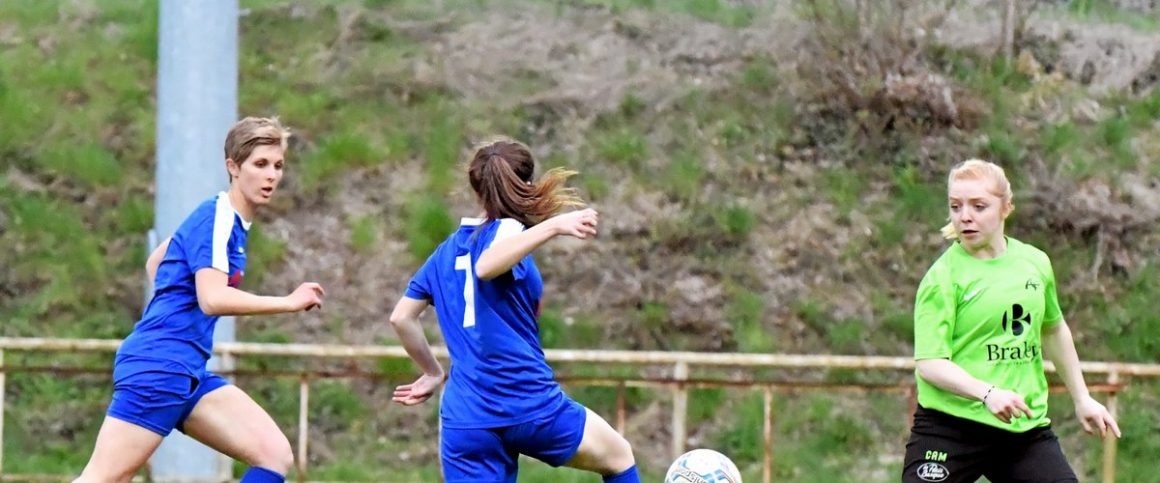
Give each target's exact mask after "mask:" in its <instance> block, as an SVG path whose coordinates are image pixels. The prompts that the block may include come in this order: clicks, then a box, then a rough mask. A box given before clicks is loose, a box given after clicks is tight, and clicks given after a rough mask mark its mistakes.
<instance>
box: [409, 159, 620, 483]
mask: <svg viewBox="0 0 1160 483" xmlns="http://www.w3.org/2000/svg"><path fill="white" fill-rule="evenodd" d="M534 170H535V160H534V159H533V158H532V153H531V152H530V150H529V149H528V147H527V146H524V145H523V144H521V143H518V142H515V141H512V140H508V139H503V140H499V141H495V142H491V143H487V144H485V145H484V146H483V147H481V148H479V149H478V150H476V152H475V156H474V157H473V158H472V160H471V164H470V165H469V166H468V178H469V180H470V182H471V187H472V189H474V191H475V194H476V197H477V199H478V200H479V203H480V204H481V205H482V208H483V214H482V215H481V216H480V218H465V219H463V221H462V222H461V224H460V226H459V229H458V230H457V231H456V232H455V233H453V234H451V236H449V237H448V238H447V240H446V241H444V242H443V243H442V244H441V245H439V247H438V248H436V249H435V253H433V254H432V255H431V256H430V257H429V258H428V259H427V262H426V263H424V264H423V267H422V268H420V269H419V271H418V272H417V273H416V274H415V276H414V277H413V278H412V279H411V282H410V284H409V285H408V287H407V291H406V294H405V295H404V296H403V297H402V298H401V299H400V300H399V302H398V304H397V305H395V309H394V312H393V313H392V314H391V319H390V320H391V325H392V326H393V327H394V329H395V332H396V333H397V334H398V335H399V339H400V340H401V341H402V344H403V346H404V347H405V348H406V350H407V353H408V354H410V356H411V358H412V359H414V361H415V362H416V364H418V366H419V367H420V368H421V369H422V371H423V375H422V376H420V377H419V379H418V380H416V381H415V382H414V383H411V384H407V385H404V386H400V387H398V388H397V389H396V390H395V394H394V400H395V401H396V402H398V403H400V404H403V405H408V406H410V405H414V404H419V403H422V402H423V401H426V400H427V399H428V398H430V397H431V395H432V394H434V392H435V391H436V390H437V389H438V388H439V386H440V385H441V384H443V382H444V380H445V379H446V380H447V389H446V391H445V392H444V394H443V398H442V403H441V404H442V406H441V408H440V413H441V414H440V417H441V420H442V425H443V429H442V436H441V438H440V455H441V460H442V467H443V477H444V478H445V479H446V481H447V482H448V483H456V482H515V481H516V472H517V470H518V466H517V461H516V459H517V457H518V456H519V455H520V454H524V455H528V456H531V457H533V458H536V459H539V460H541V461H544V462H545V463H548V464H550V465H552V466H561V465H566V466H570V467H573V468H579V469H583V470H588V471H594V472H597V473H600V474H601V475H603V476H604V481H606V482H615V483H636V482H639V481H640V478H639V476H637V471H636V462H635V460H634V459H633V456H632V448H631V447H630V446H629V444H628V441H627V440H625V439H624V437H622V436H621V435H620V434H618V433H617V432H616V431H615V430H613V429H612V427H611V426H609V425H608V423H607V422H605V421H604V419H602V418H601V417H600V416H598V415H596V413H593V412H592V411H591V410H588V409H587V408H585V407H584V406H581V405H580V404H577V403H576V402H574V401H572V400H571V399H569V398H568V397H567V396H565V395H564V393H563V392H562V391H561V390H560V386H559V385H558V384H557V383H556V382H555V379H554V377H553V374H552V369H551V368H550V367H548V364H547V362H546V361H545V360H544V351H543V349H541V348H540V340H539V325H538V322H537V319H538V316H539V313H540V297H541V295H542V293H543V283H542V280H541V278H540V272H539V270H538V269H537V268H536V263H535V261H534V260H532V256H531V253H532V251H534V250H535V249H536V248H537V247H539V246H540V245H543V244H544V243H546V242H547V241H548V240H551V239H552V238H555V237H556V236H572V237H575V238H578V239H581V240H587V239H590V238H593V237H595V236H596V225H597V221H598V217H597V214H596V211H594V210H591V209H585V210H579V211H571V212H568V213H564V214H557V213H559V212H560V211H561V210H562V209H563V208H565V207H569V206H581V205H582V203H581V201H580V200H579V199H578V198H577V197H576V196H575V195H574V192H573V191H572V190H571V189H569V188H565V187H564V181H565V180H566V179H567V178H568V177H569V176H571V175H572V174H575V173H573V172H569V171H564V170H560V169H554V170H551V171H548V172H547V173H546V174H545V175H544V176H543V177H542V178H541V179H540V180H538V181H533V179H532V175H533V171H534ZM428 305H434V306H435V312H436V314H437V315H438V319H439V326H440V329H441V330H442V332H443V337H444V339H445V340H446V342H447V348H448V350H449V351H450V353H451V374H450V377H445V375H444V372H443V368H442V367H441V366H440V364H439V362H438V361H437V360H436V359H435V357H434V356H433V355H432V353H431V348H430V346H429V345H428V343H427V338H426V336H425V335H424V334H423V330H422V328H421V327H420V326H419V322H418V320H417V318H418V316H419V314H420V313H422V311H423V310H424V309H425V308H426V307H427V306H428Z"/></svg>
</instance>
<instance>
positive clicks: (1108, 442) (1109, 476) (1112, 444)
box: [1103, 369, 1120, 483]
mask: <svg viewBox="0 0 1160 483" xmlns="http://www.w3.org/2000/svg"><path fill="white" fill-rule="evenodd" d="M1119 383H1120V373H1119V371H1117V370H1115V369H1112V371H1111V372H1109V373H1108V384H1109V385H1112V386H1115V385H1116V384H1119ZM1116 392H1117V389H1116V388H1115V387H1112V390H1111V391H1109V392H1108V412H1109V413H1111V415H1112V419H1116V418H1117V417H1118V414H1117V412H1118V408H1117V407H1116V406H1118V404H1116ZM1103 481H1104V483H1115V481H1116V437H1115V436H1114V435H1109V436H1106V437H1104V480H1103Z"/></svg>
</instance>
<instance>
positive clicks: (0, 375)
mask: <svg viewBox="0 0 1160 483" xmlns="http://www.w3.org/2000/svg"><path fill="white" fill-rule="evenodd" d="M7 375H8V373H7V372H5V371H4V349H0V476H4V410H5V409H6V408H5V405H4V396H5V394H4V387H5V386H6V385H7V384H8V378H7V377H6V376H7Z"/></svg>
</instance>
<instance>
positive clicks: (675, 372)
mask: <svg viewBox="0 0 1160 483" xmlns="http://www.w3.org/2000/svg"><path fill="white" fill-rule="evenodd" d="M120 344H121V341H120V340H105V339H49V338H7V337H0V479H3V480H19V479H22V475H6V474H5V473H4V470H3V455H4V448H3V431H4V411H3V408H4V390H5V383H6V375H7V373H10V372H13V373H15V372H54V373H62V372H69V373H108V372H109V369H108V368H102V369H91V368H61V367H33V366H11V365H5V364H4V355H5V352H9V351H22V352H71V353H76V352H114V351H116V350H117V348H118V347H119V346H120ZM434 351H435V354H436V356H437V357H439V358H441V359H446V358H447V350H446V348H443V347H436V348H434ZM214 352H215V354H216V355H218V356H219V357H221V359H222V367H223V370H221V371H216V372H218V373H220V374H222V375H254V374H261V375H273V376H282V377H287V376H289V377H298V378H299V411H298V448H297V465H298V467H297V473H298V478H299V480H300V481H305V478H306V475H307V461H308V458H307V456H308V450H309V444H308V443H309V439H310V438H309V424H308V423H309V421H308V414H307V408H308V406H309V395H310V382H311V380H312V379H327V378H335V377H352V375H353V376H355V377H359V376H360V375H361V376H368V375H369V373H361V374H354V373H351V372H349V371H345V372H337V371H319V370H314V371H309V370H302V371H270V370H263V371H242V370H234V369H232V368H234V367H236V361H237V358H238V357H239V356H279V357H291V358H310V359H314V358H329V359H348V360H354V359H406V358H407V353H406V351H404V350H403V348H402V347H398V346H350V345H313V344H260V343H245V342H223V343H218V344H215V347H214ZM545 354H546V356H547V359H548V361H549V362H551V363H557V364H559V363H583V364H590V365H597V366H599V365H604V366H613V365H616V366H633V367H638V368H641V367H650V366H651V367H658V366H663V367H669V368H671V370H669V371H664V372H667V374H668V375H655V374H654V375H650V374H647V373H645V374H639V375H637V376H628V377H610V376H608V377H605V376H601V377H568V376H561V377H560V380H561V382H563V383H567V384H572V385H578V386H611V387H615V388H616V389H617V397H616V415H615V427H616V429H617V430H618V431H620V432H621V433H622V434H623V433H624V431H625V428H626V421H625V420H626V413H627V411H626V409H625V406H626V403H625V390H626V388H628V387H651V388H666V387H667V388H669V389H670V390H671V395H672V401H673V413H672V420H671V424H672V433H671V434H672V441H671V448H670V449H671V451H672V457H674V458H675V457H676V456H677V455H679V454H681V453H683V452H684V450H685V442H686V440H687V437H688V434H687V427H686V417H687V414H686V413H687V405H688V391H689V390H690V389H696V388H707V387H742V388H750V389H759V390H761V391H762V395H763V398H762V401H763V404H762V406H763V421H764V423H763V427H762V440H763V441H762V444H763V457H762V481H763V482H765V483H768V482H770V481H771V479H772V468H773V444H774V441H773V424H774V415H775V413H774V407H773V394H774V392H775V391H777V390H803V389H805V390H821V391H827V392H839V391H890V392H902V393H904V394H906V395H907V398H908V401H909V404H908V405H907V407H906V408H904V409H905V417H909V416H910V415H911V414H913V410H914V405H915V392H914V391H915V389H914V385H913V383H912V382H911V380H910V378H909V377H907V378H901V377H900V381H899V382H896V383H881V384H866V383H828V382H814V381H804V380H788V378H787V379H786V380H756V379H753V378H744V377H743V378H736V377H733V378H729V377H721V376H714V377H705V378H691V377H690V370H691V369H692V368H737V369H748V370H750V371H746V373H749V374H752V371H754V370H759V369H814V370H828V369H853V370H861V371H869V372H882V371H895V372H899V373H902V372H904V371H912V370H913V369H914V361H913V360H912V359H911V358H909V357H883V356H841V355H802V354H738V353H703V352H660V351H608V350H568V349H549V350H546V351H545ZM1080 365H1081V368H1082V370H1083V372H1084V373H1085V374H1086V375H1094V374H1100V375H1104V376H1105V381H1104V382H1102V383H1089V386H1088V387H1089V389H1090V390H1091V391H1092V392H1093V393H1096V392H1102V393H1107V407H1108V410H1109V411H1111V413H1112V415H1113V416H1115V415H1116V414H1117V412H1118V411H1119V409H1120V408H1119V407H1118V406H1119V405H1118V403H1117V394H1118V393H1119V392H1120V391H1122V390H1123V389H1124V388H1125V387H1126V386H1127V383H1128V381H1129V380H1130V379H1131V378H1134V377H1141V378H1158V377H1160V364H1133V363H1117V362H1081V364H1080ZM1045 366H1046V368H1047V370H1048V371H1054V367H1053V365H1052V364H1051V363H1050V361H1046V362H1045ZM646 372H647V371H646ZM1052 390H1053V391H1055V392H1058V391H1061V390H1062V388H1061V387H1058V386H1053V387H1052ZM1115 461H1116V438H1105V439H1104V448H1103V460H1102V481H1103V482H1105V483H1112V482H1114V481H1115ZM225 468H226V471H228V469H229V466H228V465H226V466H225ZM26 476H31V475H26ZM231 479H232V475H230V474H223V475H222V480H223V481H228V480H231Z"/></svg>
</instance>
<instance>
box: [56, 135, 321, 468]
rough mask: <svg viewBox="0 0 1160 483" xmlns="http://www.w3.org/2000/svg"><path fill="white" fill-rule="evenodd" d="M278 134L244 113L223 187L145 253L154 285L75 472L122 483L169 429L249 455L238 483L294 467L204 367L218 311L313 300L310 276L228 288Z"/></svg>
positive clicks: (281, 148)
mask: <svg viewBox="0 0 1160 483" xmlns="http://www.w3.org/2000/svg"><path fill="white" fill-rule="evenodd" d="M288 136H289V133H288V132H287V131H286V130H285V129H284V128H283V127H282V125H281V124H280V123H279V122H278V121H277V120H276V119H266V118H254V117H248V118H245V119H243V120H241V121H239V122H238V123H237V124H235V125H234V126H233V127H232V128H231V129H230V131H229V133H228V134H227V135H226V142H225V156H226V160H225V164H226V170H227V171H228V172H229V176H230V188H229V191H227V192H224V193H219V194H218V195H216V196H213V197H211V198H210V199H208V200H206V201H205V202H204V203H202V204H201V205H200V206H198V207H197V208H196V209H195V210H194V211H193V213H191V214H190V215H189V217H187V218H186V219H185V221H184V222H183V223H182V224H181V226H180V227H179V228H178V229H177V232H176V233H174V234H173V236H172V237H170V238H169V239H167V240H166V241H165V242H163V243H162V244H161V245H160V246H159V247H158V248H157V249H156V250H155V251H154V252H153V253H152V254H150V256H149V260H148V262H147V263H146V269H147V271H148V272H149V276H150V278H151V279H153V280H154V287H155V291H154V295H153V299H152V300H151V301H150V302H149V306H148V307H146V309H145V314H144V315H143V316H142V317H141V320H140V321H139V322H137V325H136V326H135V327H134V328H133V332H132V333H131V334H129V337H127V338H125V341H124V343H123V344H122V345H121V348H120V350H118V351H117V356H116V360H115V362H114V366H113V401H112V402H111V403H110V404H109V410H108V415H107V416H106V417H105V421H104V423H103V424H102V425H101V430H100V433H99V434H98V435H97V442H96V447H95V448H94V449H93V454H92V456H91V457H90V458H89V463H88V465H87V466H85V469H84V473H83V474H81V476H80V478H78V479H77V480H76V481H77V482H85V483H88V482H101V483H105V482H128V481H130V479H131V478H132V477H133V475H134V474H135V473H136V472H137V470H138V469H139V468H140V467H141V466H142V465H143V464H145V461H146V460H147V459H148V458H149V456H150V455H151V454H153V451H154V450H155V449H157V446H158V445H159V444H161V440H162V438H163V437H165V436H166V435H168V434H169V433H170V431H172V430H173V429H174V428H177V429H179V430H181V431H183V432H185V434H188V435H189V436H191V437H193V438H194V439H197V440H198V441H201V442H202V443H205V444H206V445H208V446H210V447H212V448H214V449H216V450H218V451H221V452H222V453H225V454H226V455H229V456H230V457H233V458H234V459H237V460H240V461H244V462H246V463H248V464H249V465H251V468H250V469H249V470H248V471H246V473H245V474H244V475H242V481H243V482H246V483H280V482H283V481H285V477H284V476H283V475H285V474H286V472H288V471H289V470H290V468H291V467H292V466H293V463H294V456H293V452H292V451H291V449H290V442H289V441H287V439H286V436H285V435H284V434H282V431H281V430H280V429H278V426H277V425H276V424H275V423H274V420H273V419H271V418H270V416H269V415H268V414H266V412H265V411H264V410H262V408H261V407H259V406H258V404H257V403H255V402H254V400H253V399H250V397H249V396H248V395H246V393H245V392H243V391H242V390H241V389H238V388H237V387H236V386H233V385H230V383H229V382H228V381H226V380H225V379H223V378H222V377H220V376H218V375H216V374H214V373H212V372H210V371H208V370H207V369H206V361H208V360H209V357H210V355H211V348H212V345H213V331H214V326H215V325H216V323H217V320H218V317H219V316H222V315H249V314H277V313H285V312H298V311H302V310H308V309H310V308H313V307H319V306H321V305H322V296H323V290H322V287H321V286H319V285H318V284H317V283H303V284H301V285H299V286H298V288H297V289H296V290H294V292H292V293H291V294H290V295H287V296H285V297H264V296H258V295H253V294H250V293H247V292H243V291H241V290H238V289H237V286H238V284H239V283H241V281H242V275H243V274H244V271H245V266H246V250H245V247H246V234H247V231H248V230H249V228H250V222H251V220H253V218H254V212H255V210H257V209H258V208H259V207H261V206H264V205H266V204H267V203H269V201H270V197H271V196H272V195H273V194H274V190H275V189H276V188H277V187H278V182H279V181H280V180H281V179H282V169H283V167H284V165H285V160H284V155H285V152H286V139H287V137H288Z"/></svg>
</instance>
